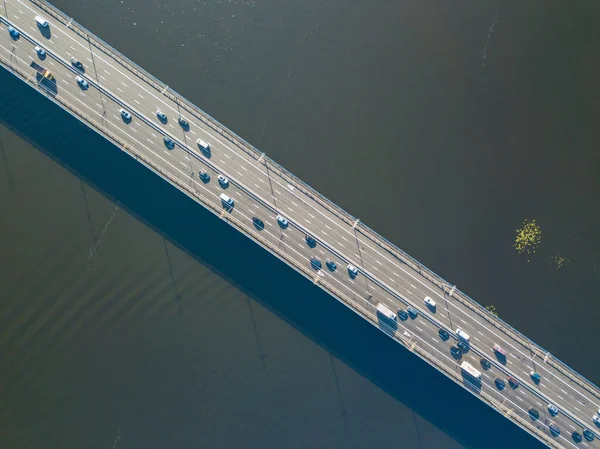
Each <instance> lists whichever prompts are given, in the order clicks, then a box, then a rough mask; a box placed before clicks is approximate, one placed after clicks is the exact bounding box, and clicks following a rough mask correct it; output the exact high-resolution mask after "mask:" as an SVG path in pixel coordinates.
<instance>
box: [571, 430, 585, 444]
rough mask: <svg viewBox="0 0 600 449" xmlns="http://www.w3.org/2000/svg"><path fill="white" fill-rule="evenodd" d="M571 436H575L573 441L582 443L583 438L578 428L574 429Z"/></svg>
mask: <svg viewBox="0 0 600 449" xmlns="http://www.w3.org/2000/svg"><path fill="white" fill-rule="evenodd" d="M571 438H573V441H575V442H576V443H581V440H582V439H583V437H582V436H581V434H580V433H579V432H577V431H576V430H574V431H573V433H572V434H571Z"/></svg>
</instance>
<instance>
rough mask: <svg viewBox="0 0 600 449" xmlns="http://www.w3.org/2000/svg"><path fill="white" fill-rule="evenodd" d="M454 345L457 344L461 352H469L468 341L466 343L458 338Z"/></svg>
mask: <svg viewBox="0 0 600 449" xmlns="http://www.w3.org/2000/svg"><path fill="white" fill-rule="evenodd" d="M456 345H457V346H458V347H459V348H460V349H461V351H462V352H464V353H465V354H466V353H467V352H469V344H468V343H466V342H464V341H462V340H459V341H458V343H456Z"/></svg>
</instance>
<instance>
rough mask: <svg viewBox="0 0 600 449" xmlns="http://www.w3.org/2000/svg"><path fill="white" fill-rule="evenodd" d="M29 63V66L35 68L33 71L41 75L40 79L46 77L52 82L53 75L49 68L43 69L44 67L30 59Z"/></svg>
mask: <svg viewBox="0 0 600 449" xmlns="http://www.w3.org/2000/svg"><path fill="white" fill-rule="evenodd" d="M29 65H30V66H31V67H33V68H34V69H35V71H36V72H38V73H39V74H40V75H41V76H42V80H45V79H46V80H48V81H51V82H54V75H53V74H52V72H51V71H50V70H48V69H45V68H44V67H42V66H41V65H39V64H38V63H37V62H35V61H31V64H29Z"/></svg>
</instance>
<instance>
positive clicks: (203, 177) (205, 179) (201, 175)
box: [198, 170, 210, 184]
mask: <svg viewBox="0 0 600 449" xmlns="http://www.w3.org/2000/svg"><path fill="white" fill-rule="evenodd" d="M198 177H199V178H200V179H201V180H202V182H204V184H206V183H207V182H208V181H210V175H209V174H208V173H206V170H200V172H199V173H198Z"/></svg>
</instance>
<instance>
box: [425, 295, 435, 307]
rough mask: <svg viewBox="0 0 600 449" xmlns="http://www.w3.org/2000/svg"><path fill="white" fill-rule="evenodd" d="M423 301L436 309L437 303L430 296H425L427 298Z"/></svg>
mask: <svg viewBox="0 0 600 449" xmlns="http://www.w3.org/2000/svg"><path fill="white" fill-rule="evenodd" d="M423 302H424V303H425V305H426V306H427V307H429V308H430V309H435V306H436V303H435V301H434V300H433V299H431V298H430V297H429V296H425V299H424V300H423Z"/></svg>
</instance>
